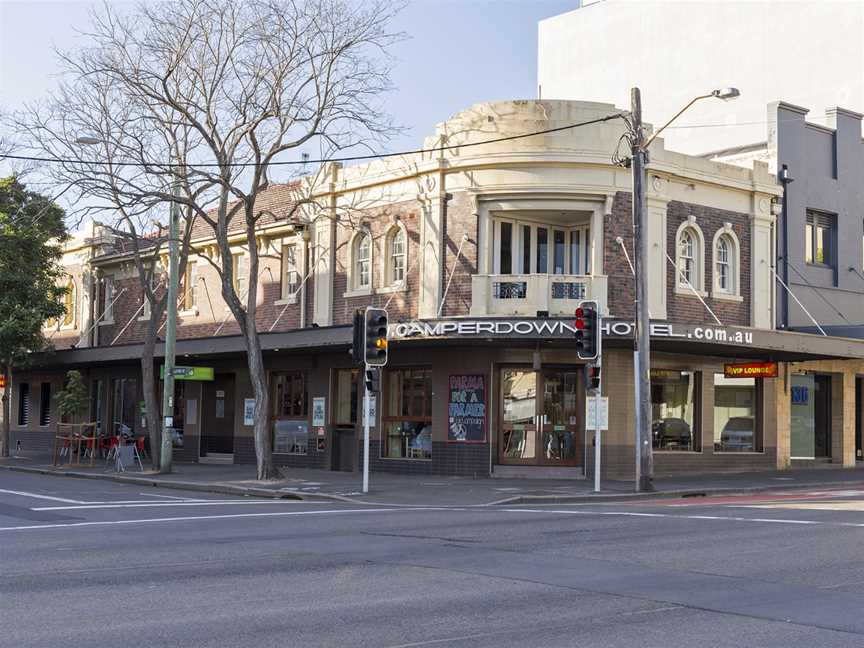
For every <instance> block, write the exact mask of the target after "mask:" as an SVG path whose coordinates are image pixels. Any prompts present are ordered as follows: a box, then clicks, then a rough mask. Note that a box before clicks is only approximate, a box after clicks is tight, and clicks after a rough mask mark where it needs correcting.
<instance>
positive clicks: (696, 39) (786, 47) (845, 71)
mask: <svg viewBox="0 0 864 648" xmlns="http://www.w3.org/2000/svg"><path fill="white" fill-rule="evenodd" d="M582 5H583V6H582V7H581V8H579V9H576V10H574V11H570V12H568V13H565V14H561V15H559V16H554V17H552V18H548V19H547V20H543V21H541V22H540V26H539V54H538V95H539V97H540V98H542V99H576V98H579V99H584V98H590V99H592V100H594V101H603V102H608V103H613V104H615V105H617V106H629V105H630V88H631V87H633V86H639V87H640V88H641V90H642V102H643V115H644V118H645V120H646V121H648V122H651V123H654V124H662V123H664V122H665V121H666V120H667V119H668V118H669V117H671V116H672V115H674V114H675V113H676V112H677V111H678V110H679V109H680V108H681V107H683V106H684V105H685V104H686V103H687V102H688V101H689V100H690V99H692V98H693V97H694V96H697V95H700V94H704V93H706V92H710V91H711V90H712V89H714V88H718V87H723V86H734V87H737V88H739V89H740V90H741V97H740V98H739V99H737V100H736V101H735V102H732V103H722V102H716V101H703V102H699V103H698V104H696V105H695V106H693V107H692V108H691V109H690V110H689V111H688V112H687V114H686V115H685V116H684V117H683V118H682V119H681V120H679V122H676V124H675V125H674V127H672V128H670V129H669V130H667V131H666V132H665V133H664V135H665V139H666V143H667V148H669V149H672V150H676V151H682V152H686V153H691V154H692V153H705V152H708V151H715V150H721V149H728V148H730V147H732V146H736V145H746V144H752V143H755V142H761V141H764V140H765V121H766V115H765V113H766V110H765V108H766V105H767V104H768V103H770V102H773V101H779V100H783V101H785V102H788V103H791V104H795V105H799V106H843V107H844V108H846V109H848V110H852V111H856V112H864V2H862V1H861V0H819V1H817V2H804V1H799V0H750V1H733V0H705V1H697V0H678V1H665V2H663V1H659V0H638V1H637V0H599V1H598V0H595V1H593V2H589V1H588V0H584V1H583V3H582ZM810 119H811V120H813V119H814V116H811V117H810ZM694 125H697V126H700V127H698V128H688V126H694Z"/></svg>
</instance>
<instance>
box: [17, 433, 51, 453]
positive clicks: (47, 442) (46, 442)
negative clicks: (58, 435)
mask: <svg viewBox="0 0 864 648" xmlns="http://www.w3.org/2000/svg"><path fill="white" fill-rule="evenodd" d="M10 437H11V438H10V444H11V445H10V447H9V454H15V449H16V447H17V446H16V444H17V443H18V442H19V441H20V442H21V451H20V452H21V455H22V456H27V453H30V452H39V453H41V452H51V450H52V448H53V445H54V430H51V431H50V432H48V431H43V430H39V431H34V430H15V429H14V428H13V429H12V430H10Z"/></svg>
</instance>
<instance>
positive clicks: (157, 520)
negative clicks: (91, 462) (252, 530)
mask: <svg viewBox="0 0 864 648" xmlns="http://www.w3.org/2000/svg"><path fill="white" fill-rule="evenodd" d="M443 510H446V509H445V508H443V507H440V508H439V507H436V508H432V507H418V508H379V509H369V508H362V509H332V510H323V511H280V512H278V513H232V514H225V515H191V516H184V517H171V518H150V519H142V520H106V521H101V522H69V523H66V524H63V523H58V524H33V525H30V526H16V527H0V532H3V531H38V530H41V529H70V528H75V527H94V526H120V525H124V524H159V523H163V522H194V521H198V520H228V519H236V518H255V517H262V518H263V517H288V516H299V515H326V514H330V513H337V514H338V513H396V512H400V511H443Z"/></svg>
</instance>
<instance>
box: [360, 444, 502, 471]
mask: <svg viewBox="0 0 864 648" xmlns="http://www.w3.org/2000/svg"><path fill="white" fill-rule="evenodd" d="M369 456H370V458H369V469H370V470H373V471H379V472H393V473H402V474H418V475H458V476H463V477H488V476H489V444H488V443H472V444H467V443H442V442H433V443H432V459H382V458H381V443H380V442H379V441H371V442H370V444H369ZM358 465H360V466H362V465H363V452H362V449H361V451H360V453H359V454H358Z"/></svg>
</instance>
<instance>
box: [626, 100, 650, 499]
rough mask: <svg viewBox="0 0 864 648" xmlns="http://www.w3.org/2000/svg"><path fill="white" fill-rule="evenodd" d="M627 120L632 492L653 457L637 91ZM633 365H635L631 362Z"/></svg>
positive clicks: (643, 486)
mask: <svg viewBox="0 0 864 648" xmlns="http://www.w3.org/2000/svg"><path fill="white" fill-rule="evenodd" d="M630 104H631V106H630V118H631V119H632V121H633V123H632V126H633V134H632V135H633V137H632V143H631V154H632V157H631V165H632V168H633V228H634V234H635V239H636V241H635V245H634V247H635V250H634V257H635V259H634V266H635V271H636V339H635V344H636V352H635V358H636V359H637V360H638V366H634V375H633V379H634V380H635V381H636V390H635V393H636V394H637V399H636V403H635V415H636V425H635V448H636V457H637V460H636V461H637V464H638V471H637V477H636V491H637V492H639V491H653V490H654V484H653V483H652V479H653V477H654V465H653V458H652V456H651V450H652V439H651V340H650V337H651V319H650V317H649V315H648V272H647V270H648V236H647V230H648V210H647V209H646V203H645V165H646V163H647V161H648V160H647V157H648V151H647V150H646V148H645V133H644V132H643V130H642V97H641V95H640V93H639V88H633V89H631V91H630ZM634 364H635V363H634Z"/></svg>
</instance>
